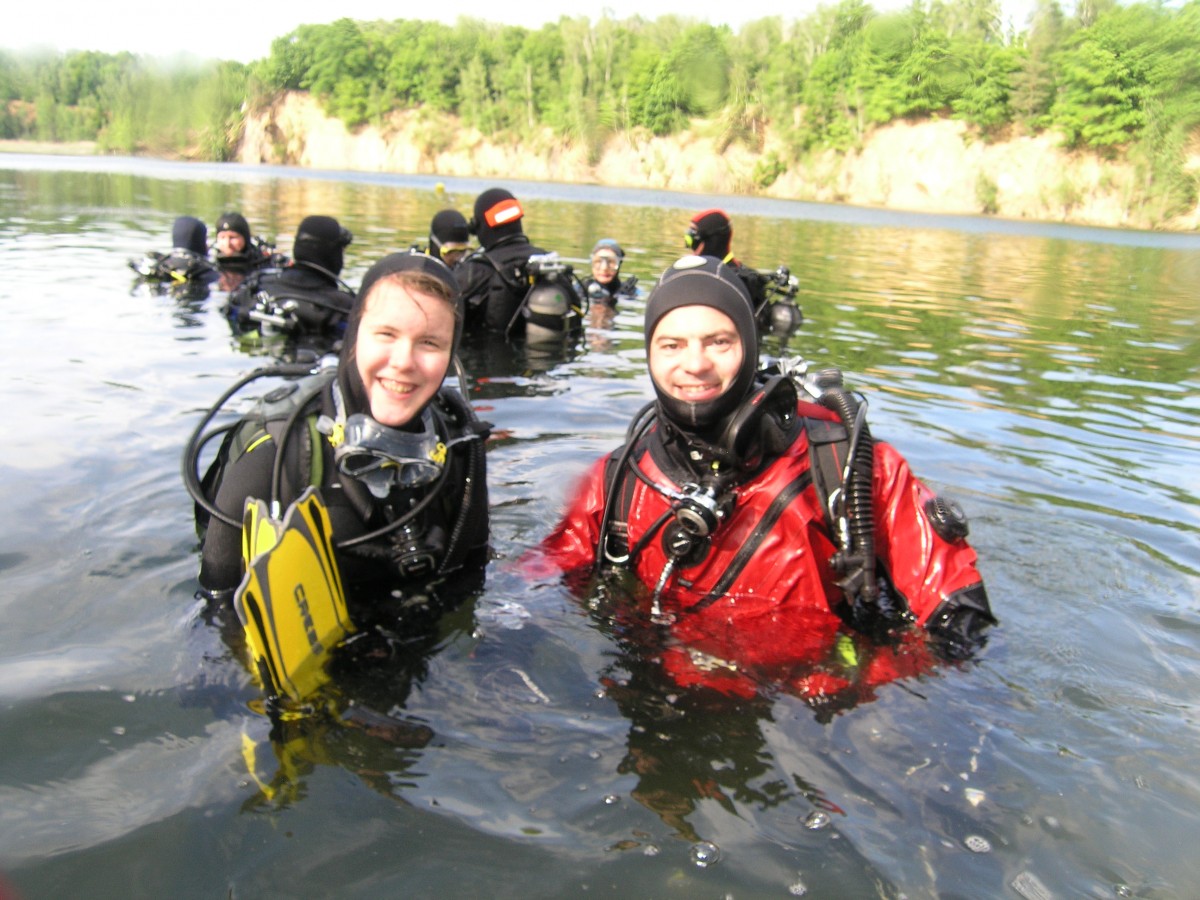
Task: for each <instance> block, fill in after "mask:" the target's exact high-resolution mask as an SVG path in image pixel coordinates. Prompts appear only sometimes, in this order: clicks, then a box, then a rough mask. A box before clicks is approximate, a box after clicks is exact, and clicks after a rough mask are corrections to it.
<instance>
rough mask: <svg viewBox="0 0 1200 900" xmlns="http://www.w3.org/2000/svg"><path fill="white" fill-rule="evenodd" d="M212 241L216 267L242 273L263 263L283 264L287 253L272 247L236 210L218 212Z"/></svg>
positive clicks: (271, 264)
mask: <svg viewBox="0 0 1200 900" xmlns="http://www.w3.org/2000/svg"><path fill="white" fill-rule="evenodd" d="M215 232H216V239H215V241H214V243H213V250H214V251H215V256H216V263H217V268H218V269H220V270H221V271H222V272H225V271H229V272H237V273H242V274H245V273H247V272H250V271H252V270H254V269H261V268H263V267H265V266H277V267H278V266H282V265H285V264H286V263H287V257H285V256H283V255H282V254H280V253H277V252H276V251H275V247H274V246H273V245H272V244H270V243H268V242H267V241H265V240H263V239H262V238H260V237H254V236H253V235H252V234H251V233H250V223H249V222H247V221H246V217H245V216H243V215H242V214H241V213H239V212H225V213H221V216H220V218H218V219H217V226H216V229H215Z"/></svg>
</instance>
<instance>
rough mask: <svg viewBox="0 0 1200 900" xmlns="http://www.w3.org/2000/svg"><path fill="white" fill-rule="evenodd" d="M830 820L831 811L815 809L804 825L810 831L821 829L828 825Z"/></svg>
mask: <svg viewBox="0 0 1200 900" xmlns="http://www.w3.org/2000/svg"><path fill="white" fill-rule="evenodd" d="M830 821H831V819H830V818H829V813H827V812H823V811H822V810H819V809H814V810H813V811H812V812H810V813H809V814H808V817H807V818H806V819H805V820H804V827H805V828H807V829H808V830H809V831H820V830H821V829H822V828H826V827H828V825H829V823H830Z"/></svg>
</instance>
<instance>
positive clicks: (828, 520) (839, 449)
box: [804, 418, 850, 534]
mask: <svg viewBox="0 0 1200 900" xmlns="http://www.w3.org/2000/svg"><path fill="white" fill-rule="evenodd" d="M804 430H805V431H806V432H807V433H808V455H809V466H810V468H811V469H812V475H813V487H814V488H816V491H817V500H818V501H819V502H820V504H821V510H822V511H823V512H824V514H825V526H826V527H827V528H828V529H829V533H830V534H836V533H837V532H836V530H835V525H834V520H833V513H832V511H831V510H830V508H829V498H830V497H832V496H834V495H835V494H836V493H837V492H838V491H840V490H841V489H842V472H843V471H844V469H845V468H846V457H847V454H848V453H849V451H850V432H849V430H848V429H847V428H846V426H845V425H844V424H842V423H841V422H831V421H829V420H828V419H813V418H805V419H804Z"/></svg>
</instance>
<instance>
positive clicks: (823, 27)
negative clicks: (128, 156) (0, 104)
mask: <svg viewBox="0 0 1200 900" xmlns="http://www.w3.org/2000/svg"><path fill="white" fill-rule="evenodd" d="M1198 58H1200V0H1189V2H1187V3H1186V4H1184V5H1182V6H1180V7H1178V8H1167V7H1165V6H1163V5H1161V4H1159V3H1134V4H1131V5H1127V6H1120V5H1117V3H1116V2H1115V0H1078V6H1077V7H1076V9H1075V10H1074V12H1073V13H1072V14H1071V15H1067V14H1066V13H1065V12H1064V10H1063V8H1062V7H1061V6H1060V4H1059V3H1058V2H1057V0H1038V3H1037V6H1036V7H1035V10H1034V13H1033V15H1032V16H1031V18H1030V21H1029V22H1028V23H1027V28H1026V30H1024V31H1021V32H1013V31H1011V30H1010V31H1006V30H1005V29H1004V28H1003V27H1002V25H1001V18H1000V6H999V3H998V0H932V2H929V3H923V2H920V0H916V2H914V3H913V4H912V5H911V6H910V7H908V8H907V9H905V10H903V11H900V12H894V13H887V14H881V13H878V12H876V11H874V10H873V9H872V8H871V7H870V6H869V5H867V4H866V3H865V2H863V0H842V2H840V3H839V4H837V5H835V6H825V7H821V8H820V9H818V11H817V12H815V13H813V14H812V15H810V16H808V17H807V18H805V19H802V20H799V21H785V20H784V19H782V18H779V17H776V18H770V19H763V20H760V21H757V22H753V23H750V24H748V25H746V26H745V27H743V28H742V29H741V31H739V32H737V33H734V32H733V31H732V30H731V29H729V28H727V27H715V26H711V25H707V24H702V23H698V22H696V21H694V20H690V19H687V18H683V17H677V16H666V17H662V18H659V19H656V20H654V21H646V20H643V19H641V18H633V19H628V20H622V21H616V20H614V19H611V18H608V17H602V18H600V19H599V20H598V21H595V22H592V21H590V20H588V19H586V18H582V17H580V18H569V17H563V18H562V19H560V20H559V21H558V22H556V23H553V24H549V25H546V26H544V27H542V28H541V29H537V30H531V29H526V28H521V27H516V26H506V25H494V24H488V23H485V22H481V21H478V20H472V19H462V20H460V21H459V22H458V23H457V24H456V25H453V26H449V25H442V24H439V23H434V22H420V21H411V20H398V21H392V22H383V21H379V22H356V21H352V20H349V19H342V20H339V21H336V22H334V23H332V24H328V25H302V26H300V27H299V28H297V29H296V30H295V31H293V32H291V33H290V34H287V35H285V36H283V37H280V38H278V39H276V40H275V41H274V42H273V44H272V47H271V53H270V55H269V56H268V58H266V59H265V60H259V61H257V62H255V63H253V64H251V65H250V66H240V65H237V64H233V63H220V64H216V65H209V66H207V67H191V68H175V69H170V70H168V69H162V68H159V67H157V66H156V65H154V64H152V63H149V62H147V61H145V60H141V59H137V58H134V57H130V56H128V55H117V56H109V55H104V54H96V53H76V54H69V55H67V56H65V57H62V58H58V59H43V60H33V61H23V60H17V59H13V58H5V59H3V60H0V97H3V98H4V99H5V100H6V104H5V114H4V119H3V122H2V123H0V133H2V134H3V135H5V136H32V137H38V138H43V139H51V140H69V139H76V138H82V137H95V138H97V139H99V141H100V142H101V145H102V146H104V147H106V148H111V149H115V150H123V151H128V150H132V149H135V148H136V147H138V146H141V145H151V146H155V147H178V146H181V145H182V144H187V143H190V145H191V146H192V147H193V148H196V147H199V149H200V151H201V152H202V153H203V154H204V155H206V156H208V157H210V158H225V157H226V156H227V155H228V153H229V152H230V150H231V147H232V146H234V144H235V142H236V137H237V133H238V126H239V116H240V110H241V108H242V103H243V100H248V101H249V103H250V104H251V105H254V104H255V103H257V102H260V101H262V100H264V99H266V98H269V97H270V96H273V95H274V94H276V93H277V92H279V91H282V90H303V91H309V92H311V93H312V94H313V95H314V96H315V97H317V98H318V99H319V101H320V102H321V103H322V105H323V107H324V108H325V110H326V111H327V112H328V113H329V114H330V115H333V116H336V117H338V118H340V119H342V120H343V121H344V122H345V123H346V124H347V125H348V126H350V127H351V128H353V127H357V126H359V125H362V124H364V123H368V122H376V123H379V122H382V121H383V119H384V117H386V115H387V114H388V113H389V112H392V111H393V110H396V109H412V108H419V109H422V110H425V111H427V112H428V113H431V114H434V116H436V114H453V115H454V116H455V117H456V118H455V119H454V122H455V123H456V124H454V125H451V124H450V120H448V119H447V120H445V122H446V124H445V129H446V134H445V136H444V139H445V140H446V141H447V142H448V141H449V140H450V137H451V136H452V134H453V129H454V128H456V127H458V123H461V124H462V125H466V126H468V127H474V128H477V129H479V130H480V131H481V132H483V133H485V134H490V135H497V134H506V133H507V134H511V135H513V136H514V137H516V138H519V136H520V135H521V133H522V132H523V131H526V130H528V129H529V128H532V127H548V128H550V129H552V130H554V131H555V132H557V133H559V134H562V135H565V136H569V137H571V138H573V139H575V140H577V141H582V142H584V143H585V144H586V145H587V146H588V147H590V148H591V149H592V150H593V151H595V152H597V153H598V152H599V149H600V148H601V147H602V145H603V142H604V140H605V138H606V137H607V136H608V135H610V134H612V133H614V132H619V131H627V130H631V129H645V130H647V131H649V132H652V133H654V134H660V135H662V134H670V133H672V132H674V131H677V130H679V129H682V128H684V127H686V126H687V125H688V123H689V122H690V121H692V120H693V119H695V118H697V117H699V118H704V119H707V120H709V121H711V122H712V123H713V124H714V127H716V128H718V129H719V134H720V142H721V143H722V144H724V145H728V144H729V143H731V142H734V141H741V142H744V143H746V144H747V145H749V146H751V147H752V148H754V149H762V147H763V139H764V134H765V130H766V127H767V125H768V123H769V124H770V125H771V127H772V130H773V133H774V134H775V135H776V136H777V137H778V138H780V141H779V142H778V144H779V146H783V147H786V148H788V149H787V151H785V152H778V151H772V152H770V153H766V154H764V157H763V158H762V160H761V161H760V164H759V169H758V171H757V173H756V177H757V178H758V180H759V182H760V183H761V184H763V185H766V184H769V183H770V182H771V180H772V179H773V178H775V177H777V175H778V174H779V173H780V172H782V171H784V170H786V168H787V167H788V166H790V165H791V164H793V163H794V162H796V161H797V160H799V159H801V158H803V156H804V155H805V154H806V153H808V152H810V151H813V150H818V149H823V148H835V149H847V148H851V147H854V146H855V145H856V144H857V143H858V142H860V141H861V140H862V139H863V137H864V135H865V134H866V133H867V131H868V130H869V129H870V128H872V127H873V126H877V125H881V124H884V123H887V122H890V121H894V120H896V119H904V118H920V117H928V116H952V117H956V118H960V119H963V120H965V121H967V122H969V123H971V124H972V125H973V126H975V127H976V128H977V129H978V130H979V133H980V134H981V135H982V137H983V138H984V139H991V138H995V137H998V136H1002V135H1004V134H1005V133H1008V132H1009V131H1011V130H1012V129H1014V128H1017V129H1020V130H1022V131H1025V132H1038V131H1043V130H1046V129H1054V130H1056V131H1059V132H1061V133H1062V134H1064V135H1065V136H1066V140H1067V142H1068V143H1069V144H1070V146H1072V147H1076V148H1086V149H1090V150H1092V151H1095V152H1098V153H1102V154H1106V155H1115V154H1118V153H1121V154H1127V155H1128V156H1129V158H1131V159H1132V160H1133V161H1134V162H1136V163H1138V164H1139V165H1140V166H1141V169H1142V171H1143V172H1144V175H1145V184H1146V186H1147V187H1146V191H1147V195H1148V196H1147V199H1148V200H1151V199H1152V200H1154V202H1155V203H1156V204H1157V205H1158V206H1159V207H1160V208H1162V209H1164V210H1166V211H1167V212H1168V214H1169V213H1171V212H1174V211H1179V210H1182V209H1184V208H1186V207H1188V206H1190V205H1191V204H1192V203H1194V202H1195V194H1196V183H1195V178H1194V177H1192V176H1189V175H1188V173H1187V172H1186V171H1185V169H1184V168H1183V160H1184V150H1185V148H1186V146H1187V143H1188V141H1189V139H1190V138H1191V136H1192V135H1193V134H1194V133H1195V131H1196V129H1197V128H1198V127H1200V66H1197V65H1196V63H1195V60H1196V59H1198Z"/></svg>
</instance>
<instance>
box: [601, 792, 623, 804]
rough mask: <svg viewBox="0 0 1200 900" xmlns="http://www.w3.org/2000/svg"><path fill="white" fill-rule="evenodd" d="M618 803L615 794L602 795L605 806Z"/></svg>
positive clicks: (618, 800) (619, 799)
mask: <svg viewBox="0 0 1200 900" xmlns="http://www.w3.org/2000/svg"><path fill="white" fill-rule="evenodd" d="M620 802H621V798H620V797H618V796H617V795H616V794H605V795H604V803H605V805H606V806H612V805H613V804H614V803H620Z"/></svg>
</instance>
